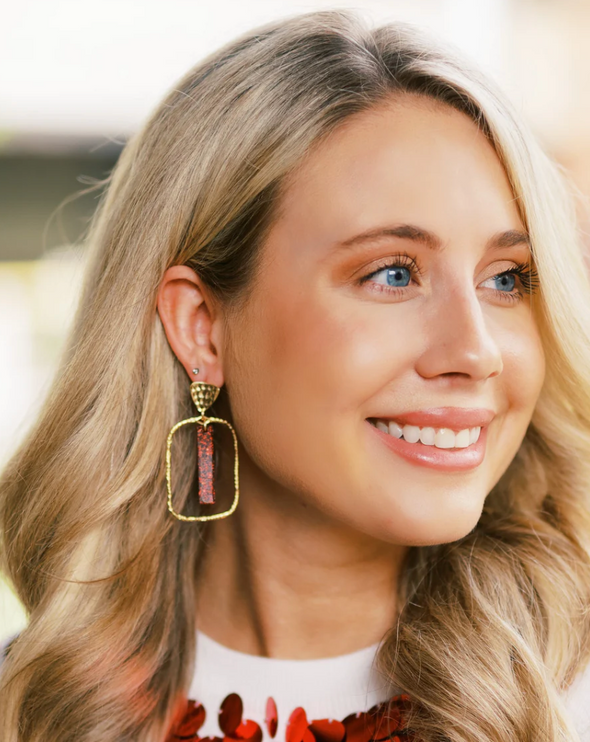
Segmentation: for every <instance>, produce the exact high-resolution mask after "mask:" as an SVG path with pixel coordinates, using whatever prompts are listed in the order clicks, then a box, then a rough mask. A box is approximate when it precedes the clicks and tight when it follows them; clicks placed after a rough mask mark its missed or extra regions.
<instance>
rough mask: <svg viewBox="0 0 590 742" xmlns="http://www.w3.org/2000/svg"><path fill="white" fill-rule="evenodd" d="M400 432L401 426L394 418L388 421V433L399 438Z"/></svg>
mask: <svg viewBox="0 0 590 742" xmlns="http://www.w3.org/2000/svg"><path fill="white" fill-rule="evenodd" d="M402 432H403V430H402V426H401V425H398V424H397V423H396V422H395V421H394V420H392V421H391V422H390V423H389V435H394V436H395V437H396V438H401V437H402Z"/></svg>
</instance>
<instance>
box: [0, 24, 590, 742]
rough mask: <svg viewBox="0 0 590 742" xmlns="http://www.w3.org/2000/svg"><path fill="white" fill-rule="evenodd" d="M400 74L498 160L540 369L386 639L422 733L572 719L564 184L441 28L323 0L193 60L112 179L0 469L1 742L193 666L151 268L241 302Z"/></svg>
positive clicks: (387, 658) (561, 729) (87, 718)
mask: <svg viewBox="0 0 590 742" xmlns="http://www.w3.org/2000/svg"><path fill="white" fill-rule="evenodd" d="M408 94H410V95H420V96H422V97H426V98H428V97H429V98H431V99H433V100H436V101H439V102H442V103H446V104H447V105H450V106H453V107H454V108H456V109H458V110H460V111H462V112H464V113H465V114H466V115H468V116H470V117H471V118H472V119H473V120H474V121H475V122H477V124H478V126H479V128H480V130H481V131H482V132H483V133H484V134H485V135H486V136H487V137H488V138H489V140H490V142H491V143H492V144H493V146H494V147H495V149H496V151H497V153H498V157H499V158H500V159H501V161H502V163H503V164H504V167H505V169H506V172H507V174H508V177H509V180H510V183H511V185H512V187H513V190H514V195H515V200H516V204H517V206H518V209H519V211H520V214H521V217H522V220H523V223H524V224H525V226H526V228H527V229H528V231H529V233H530V235H531V239H532V243H533V254H534V259H535V263H536V268H537V271H538V274H539V279H540V284H541V286H540V292H539V294H538V298H537V296H535V302H534V305H533V309H534V311H535V315H536V318H537V320H538V323H539V327H540V330H541V332H542V338H543V347H544V349H545V353H546V357H547V366H546V380H545V383H544V386H543V389H542V393H541V396H540V398H539V401H538V404H537V407H536V409H535V412H534V416H533V419H532V421H531V423H530V426H529V428H528V430H527V433H526V436H525V438H524V439H523V441H522V444H521V447H520V450H519V451H518V453H517V455H516V456H515V457H514V459H513V461H512V462H511V464H510V466H509V467H508V469H507V471H506V472H505V474H504V475H503V476H502V478H501V479H500V481H499V482H498V483H497V485H496V486H495V487H494V488H493V490H492V491H491V492H490V494H489V496H488V498H487V500H486V505H485V508H484V512H483V515H482V517H481V519H480V521H479V523H478V525H477V526H476V528H475V529H474V530H473V531H472V532H471V533H469V534H468V535H467V536H465V537H464V538H462V539H460V540H459V541H457V542H455V543H452V544H445V545H441V546H428V547H415V548H412V549H411V550H410V552H409V555H408V560H407V564H406V565H405V569H404V572H403V576H402V579H401V583H400V586H399V592H400V604H401V605H402V609H401V611H400V614H399V618H398V620H397V622H396V625H395V626H394V627H392V629H391V632H390V633H389V634H388V635H387V637H386V640H385V641H384V643H383V644H382V645H381V647H380V649H379V654H378V661H379V664H380V666H381V668H382V669H383V671H384V672H386V673H388V674H389V675H390V676H391V677H392V678H393V679H394V682H395V684H396V685H398V686H401V687H402V688H403V689H404V690H405V691H406V692H407V693H409V694H410V696H411V697H412V699H413V700H414V705H415V713H414V715H413V718H412V720H411V721H412V726H413V728H414V729H415V730H416V733H417V735H418V738H420V739H424V740H428V741H433V740H441V739H446V740H453V742H459V741H462V742H463V741H466V740H470V741H471V742H475V741H477V742H492V741H494V742H500V740H502V742H503V741H504V740H506V739H510V740H515V741H516V740H522V741H524V740H533V739H534V740H536V742H541V741H542V740H547V741H549V740H551V741H553V740H575V739H577V738H576V733H575V731H574V730H573V728H572V727H571V724H570V722H569V721H568V717H567V713H566V711H565V709H564V706H563V701H562V696H561V691H562V690H564V689H565V688H566V687H567V686H568V685H569V684H570V683H571V681H572V679H573V678H574V676H575V675H576V673H577V672H579V670H580V669H581V668H582V666H583V665H584V664H585V663H586V661H587V659H588V657H589V656H590V619H589V616H588V606H589V605H590V514H589V507H588V488H589V484H590V336H589V332H590V298H589V297H590V282H589V280H588V275H587V273H586V269H585V263H584V258H583V254H582V250H581V247H580V244H579V239H578V234H577V231H576V224H575V221H576V217H575V208H574V204H573V199H572V198H571V196H570V194H569V191H568V187H567V186H566V179H565V178H564V177H563V174H562V173H561V172H560V168H559V167H558V166H557V165H556V164H555V163H554V162H552V161H551V160H550V159H549V157H548V156H546V155H545V154H544V153H543V152H542V150H541V148H540V147H539V145H538V144H537V143H536V142H535V140H534V137H533V136H532V135H531V134H530V133H529V132H528V131H527V130H526V128H525V125H524V124H523V123H522V122H519V121H518V117H517V116H515V114H514V113H513V112H512V109H511V107H510V105H509V104H508V103H507V102H506V101H505V100H504V99H503V98H502V96H501V94H500V93H499V92H498V91H497V90H496V88H495V87H494V84H493V83H492V82H491V81H490V80H488V79H486V78H485V76H484V75H482V74H481V73H480V72H478V71H477V70H475V69H472V68H471V67H470V65H469V63H468V62H467V61H466V60H464V59H462V58H461V55H460V54H458V53H457V52H456V51H455V50H454V49H453V48H452V47H447V46H446V45H444V44H442V43H438V42H436V41H435V40H433V39H432V38H431V37H430V36H429V35H426V34H425V33H424V32H423V31H421V30H420V29H419V28H417V27H414V26H413V25H411V24H405V23H390V24H387V25H385V26H382V27H379V28H372V29H370V28H368V27H367V26H366V25H365V24H364V23H363V22H361V21H360V20H359V18H358V17H357V16H356V15H354V14H352V13H350V12H346V11H326V12H316V13H307V14H304V15H300V16H297V17H293V18H290V19H288V20H281V21H279V22H274V23H272V24H268V25H266V26H263V27H261V28H258V29H255V30H254V31H252V32H250V33H248V34H246V35H244V36H242V37H241V38H238V39H237V40H234V41H233V42H232V43H230V44H228V45H226V46H225V47H224V48H222V49H220V50H219V51H217V52H216V53H214V54H212V55H211V56H209V57H208V58H206V59H205V60H204V61H202V62H201V63H200V64H198V65H197V66H196V67H195V68H194V69H192V70H191V71H190V72H189V73H188V74H187V75H186V76H185V77H184V78H183V79H182V80H181V81H180V82H179V84H178V85H177V87H175V88H174V89H173V90H171V91H170V92H169V93H168V95H167V96H166V97H165V99H164V100H163V102H162V103H161V104H160V106H159V107H158V108H157V110H155V112H154V113H153V115H152V116H151V117H150V118H149V120H148V121H147V123H146V124H145V126H144V127H143V129H142V130H141V131H140V132H139V133H138V134H136V135H135V136H134V137H132V138H131V140H130V141H129V142H128V143H127V145H126V147H125V148H124V150H123V152H122V154H121V157H120V159H119V161H118V163H117V165H116V167H115V168H114V170H113V172H112V173H111V175H110V176H109V177H108V178H107V179H106V180H105V181H104V183H103V184H108V188H107V189H106V190H105V193H104V194H103V195H102V197H101V201H100V203H99V207H98V209H97V212H96V214H95V217H94V219H93V221H92V224H91V226H90V230H89V233H88V236H87V242H88V248H89V258H88V259H89V265H88V267H87V271H86V275H85V281H84V286H83V291H82V295H81V300H80V304H79V307H78V310H77V313H76V316H75V319H74V323H73V328H72V330H71V333H70V335H69V337H68V340H67V343H66V350H65V351H64V354H63V358H62V361H61V365H60V368H59V370H58V373H57V374H56V378H55V381H54V383H53V386H52V388H51V390H50V393H49V395H48V397H47V400H46V402H45V404H44V407H43V409H42V411H41V414H40V415H39V419H38V420H37V422H36V424H35V426H34V427H33V429H32V430H31V431H30V433H29V434H28V437H27V438H26V440H25V441H24V443H23V444H22V445H21V446H20V447H19V449H18V450H17V451H16V453H15V454H14V455H13V456H12V458H11V460H10V462H9V463H8V465H7V467H6V469H5V471H4V472H3V476H2V479H1V481H0V493H1V502H0V519H1V533H2V559H3V567H4V569H5V570H6V572H7V574H8V575H9V577H10V578H11V580H12V582H13V584H14V586H15V589H16V591H17V593H18V595H19V596H20V599H21V600H22V602H23V603H24V605H25V606H26V609H27V610H28V612H29V616H30V621H29V624H28V627H27V628H26V629H25V630H24V631H23V632H22V634H21V635H20V637H19V638H18V639H17V640H16V641H15V643H14V645H13V646H12V648H11V651H10V652H9V655H8V657H7V659H6V661H5V664H4V667H3V671H2V676H1V680H2V688H1V692H0V737H1V738H2V740H4V742H16V741H17V740H19V741H20V740H26V742H40V741H41V740H43V742H51V741H52V740H55V741H56V742H57V740H60V742H61V740H69V739H76V740H79V741H80V742H91V741H92V742H98V741H100V742H108V741H109V740H113V741H114V740H141V741H142V742H161V740H163V739H164V737H165V736H166V734H167V731H168V729H169V728H170V725H171V723H172V721H173V719H174V718H175V714H176V712H177V710H178V708H179V703H180V701H179V699H185V698H186V693H187V689H188V686H189V683H190V679H191V677H192V673H193V671H194V653H195V625H196V620H195V610H196V605H195V604H196V599H195V592H194V582H195V580H194V579H193V577H194V575H195V574H196V572H197V569H198V565H199V558H200V554H201V546H202V544H203V541H204V538H203V536H204V533H205V530H204V524H190V525H188V524H186V523H180V522H178V521H176V520H175V519H174V518H172V517H171V516H170V514H169V513H168V511H167V509H166V488H165V470H164V449H165V439H166V435H167V433H168V431H169V429H170V428H171V426H172V425H173V424H174V423H176V422H177V421H179V420H180V419H183V418H185V417H188V416H190V415H191V414H192V402H191V400H190V395H189V383H188V379H187V377H186V373H185V371H184V369H183V368H182V366H181V364H180V363H179V361H178V360H177V358H176V356H175V355H174V353H173V352H172V350H171V348H170V347H169V345H168V342H167V340H166V336H165V334H164V331H163V327H162V323H161V321H160V318H159V316H158V313H157V311H156V295H157V290H158V286H159V283H160V280H161V278H162V275H163V273H164V271H165V270H166V269H167V268H168V267H169V266H171V265H176V264H187V265H189V266H191V267H193V268H194V269H195V270H196V271H197V272H198V273H199V275H200V276H201V277H202V278H203V280H204V281H205V282H206V283H207V285H209V286H210V287H211V291H212V292H213V295H214V296H216V297H218V298H219V299H220V300H222V301H224V302H225V303H226V304H227V306H228V307H229V308H233V309H236V310H237V309H238V308H239V306H240V303H241V302H242V301H244V300H245V299H246V298H247V296H248V289H249V287H251V286H252V284H253V280H254V277H255V274H256V270H257V266H258V257H259V255H260V248H261V246H262V245H263V243H264V238H265V235H266V233H267V231H268V229H269V227H270V225H272V220H273V215H274V214H275V213H276V212H275V210H276V206H277V204H279V202H280V197H281V194H282V186H283V184H284V183H285V182H286V176H287V175H289V174H290V173H292V172H293V170H294V168H295V167H296V166H297V164H299V163H300V162H301V161H302V159H303V158H304V157H305V156H306V155H307V154H308V153H309V152H310V150H311V148H312V147H313V146H314V145H316V144H317V143H318V142H320V141H321V140H322V139H323V137H325V136H327V135H329V134H330V132H332V131H334V129H335V128H336V127H337V126H338V125H339V124H341V123H342V122H343V121H344V120H345V119H346V118H347V117H349V116H351V115H352V114H354V113H356V112H362V111H365V110H367V109H369V108H371V107H372V106H375V105H376V104H378V103H379V102H380V101H383V100H385V99H387V98H391V97H392V96H396V95H398V96H399V97H400V98H401V96H403V95H408ZM222 391H223V390H222ZM33 392H34V390H33ZM238 434H239V431H238ZM176 445H177V446H178V448H176V449H175V462H176V463H175V503H176V504H177V507H179V508H181V507H185V508H187V509H188V510H190V509H191V508H192V509H193V511H195V512H196V511H197V510H198V503H195V482H194V477H195V471H196V462H195V453H194V449H193V448H190V447H188V446H186V447H184V448H182V445H181V443H180V442H179V443H178V444H176ZM185 512H187V510H186V509H185Z"/></svg>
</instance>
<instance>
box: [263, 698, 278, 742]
mask: <svg viewBox="0 0 590 742" xmlns="http://www.w3.org/2000/svg"><path fill="white" fill-rule="evenodd" d="M264 723H265V724H266V728H267V729H268V733H269V734H270V736H271V737H274V736H275V734H276V733H277V725H278V723H279V712H278V711H277V704H276V703H275V699H274V698H273V697H272V696H269V697H268V700H267V701H266V718H265V719H264Z"/></svg>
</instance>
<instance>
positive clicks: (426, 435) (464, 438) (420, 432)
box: [375, 420, 481, 448]
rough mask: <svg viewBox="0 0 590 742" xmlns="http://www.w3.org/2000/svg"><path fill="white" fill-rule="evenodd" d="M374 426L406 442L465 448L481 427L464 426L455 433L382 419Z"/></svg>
mask: <svg viewBox="0 0 590 742" xmlns="http://www.w3.org/2000/svg"><path fill="white" fill-rule="evenodd" d="M375 425H376V427H377V428H379V430H381V431H383V432H384V433H388V434H389V435H393V436H394V437H395V438H401V437H402V435H403V438H404V440H406V441H408V443H418V441H420V443H422V444H423V445H425V446H435V447H436V448H467V447H468V446H470V445H472V444H473V443H477V441H478V440H479V434H480V433H481V427H475V428H465V429H464V430H460V431H458V432H457V433H455V432H454V431H453V430H450V429H449V428H420V427H418V426H417V425H404V426H403V427H402V426H401V425H399V423H396V422H395V420H390V421H389V423H385V422H384V421H383V420H377V422H376V423H375Z"/></svg>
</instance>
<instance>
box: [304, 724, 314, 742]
mask: <svg viewBox="0 0 590 742" xmlns="http://www.w3.org/2000/svg"><path fill="white" fill-rule="evenodd" d="M302 742H316V739H315V737H314V736H313V732H311V731H310V729H309V727H307V729H306V730H305V731H304V732H303V740H302Z"/></svg>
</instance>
